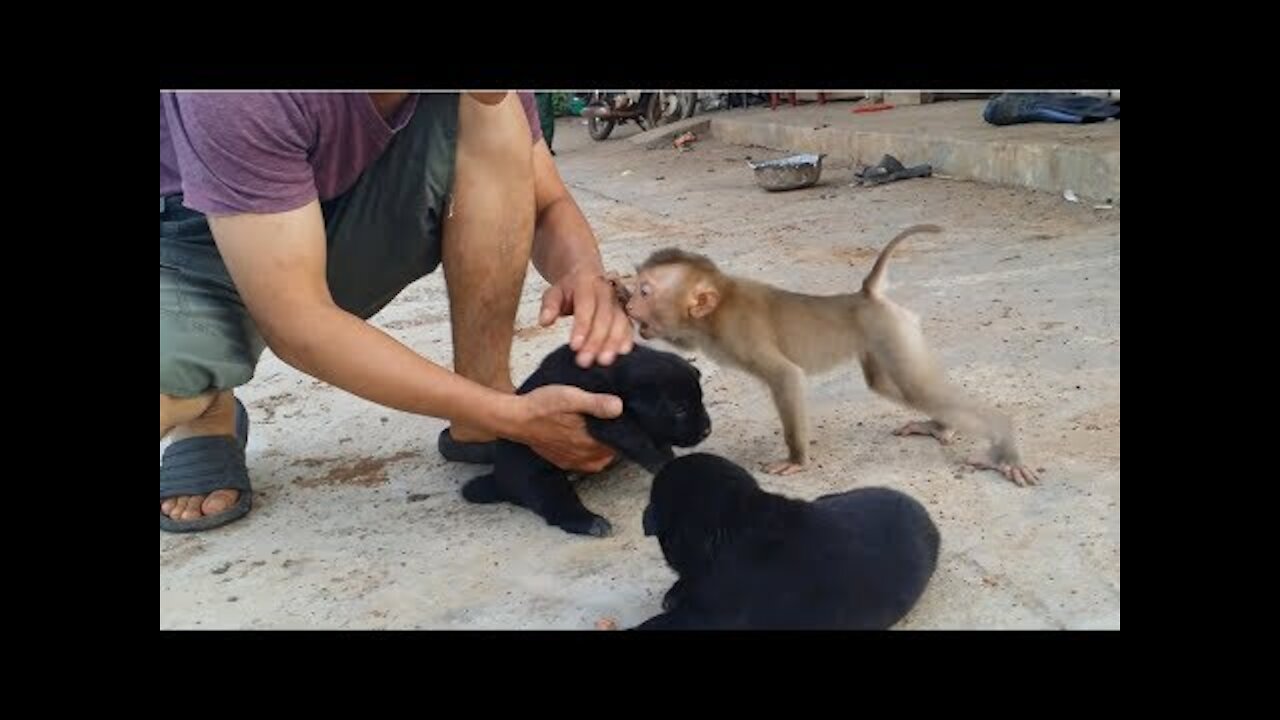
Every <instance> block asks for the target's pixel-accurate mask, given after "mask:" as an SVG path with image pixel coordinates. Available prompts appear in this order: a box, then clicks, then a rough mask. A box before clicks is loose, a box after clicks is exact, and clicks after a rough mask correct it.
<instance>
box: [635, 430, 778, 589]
mask: <svg viewBox="0 0 1280 720" xmlns="http://www.w3.org/2000/svg"><path fill="white" fill-rule="evenodd" d="M763 497H766V493H765V492H764V491H763V490H761V489H760V486H759V485H758V484H757V483H756V480H755V478H753V477H752V476H751V473H749V472H747V471H746V470H744V469H743V468H742V467H740V466H738V465H736V464H734V463H732V462H730V461H728V460H726V459H724V458H722V457H720V456H718V455H710V454H708V453H692V454H690V455H685V456H683V457H678V458H676V459H675V460H672V461H671V462H669V463H667V464H666V466H664V467H663V468H662V470H661V471H660V472H659V473H658V474H657V475H656V476H655V477H654V478H653V488H652V489H651V490H650V491H649V505H648V506H647V507H646V508H645V509H644V534H645V535H647V536H655V535H656V536H657V538H658V542H659V544H661V545H662V553H663V555H664V556H665V557H666V559H667V562H668V563H669V564H670V565H671V567H672V569H674V570H675V571H676V572H678V573H680V574H681V575H686V574H689V573H691V572H694V573H696V572H698V571H699V570H700V569H702V568H705V567H707V566H708V565H709V564H710V563H711V562H712V560H714V558H715V553H716V550H717V549H718V547H719V546H720V545H721V544H722V543H723V542H724V541H726V540H728V539H730V538H731V537H733V536H734V535H735V534H736V533H737V532H739V531H740V530H742V529H744V528H745V527H747V526H749V525H750V524H751V523H752V517H753V515H754V514H756V509H757V507H758V506H759V504H760V502H761V500H760V499H761V498H763Z"/></svg>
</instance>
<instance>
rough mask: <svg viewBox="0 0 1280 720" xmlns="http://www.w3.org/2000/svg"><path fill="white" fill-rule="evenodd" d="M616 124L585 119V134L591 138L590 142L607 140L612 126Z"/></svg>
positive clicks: (598, 119) (595, 119) (610, 121)
mask: <svg viewBox="0 0 1280 720" xmlns="http://www.w3.org/2000/svg"><path fill="white" fill-rule="evenodd" d="M617 124H618V123H617V121H616V120H601V119H600V118H587V134H588V135H590V136H591V139H592V140H607V139H608V138H609V133H611V132H613V126H614V125H617Z"/></svg>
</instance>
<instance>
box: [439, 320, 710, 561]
mask: <svg viewBox="0 0 1280 720" xmlns="http://www.w3.org/2000/svg"><path fill="white" fill-rule="evenodd" d="M574 356H575V353H574V352H573V350H572V349H570V348H569V346H568V345H564V346H562V347H560V348H559V349H558V350H556V351H555V352H553V353H551V354H550V355H548V356H547V357H546V359H544V360H543V361H542V364H541V365H540V366H539V367H538V369H537V370H535V371H534V373H533V374H532V375H530V376H529V379H528V380H525V382H524V384H523V385H521V386H520V389H519V390H517V391H516V392H518V393H520V394H522V395H523V394H524V393H527V392H529V391H530V390H533V389H535V388H539V387H542V386H543V385H574V386H577V387H580V388H582V389H584V390H587V391H589V392H594V393H608V394H611V395H617V396H618V397H620V398H622V408H623V409H622V415H621V416H619V417H617V418H614V419H612V420H601V419H599V418H595V417H589V416H588V417H587V418H586V421H587V432H589V433H590V434H591V436H592V437H594V438H595V439H596V440H599V441H600V442H602V443H604V444H605V445H608V446H610V447H612V448H613V449H614V450H617V451H618V452H619V453H621V454H622V455H624V456H626V457H628V458H630V459H632V460H634V461H636V462H637V463H639V464H640V465H642V466H644V468H645V469H647V470H648V471H649V472H651V473H656V472H658V470H659V469H661V468H662V466H663V465H665V464H666V463H667V462H669V461H670V460H671V459H672V458H673V457H675V454H674V453H672V452H671V447H672V446H673V445H674V446H677V447H692V446H694V445H697V444H698V443H700V442H702V441H703V440H704V439H706V437H707V436H708V435H710V434H711V418H710V417H708V416H707V410H706V408H705V407H704V406H703V404H702V385H701V384H700V382H699V379H700V378H701V377H702V374H701V373H700V372H698V369H697V368H695V367H694V366H693V365H691V364H689V363H688V362H687V361H685V359H684V358H682V357H680V356H679V355H673V354H671V353H667V352H661V351H658V350H654V349H652V348H648V347H644V346H642V345H636V346H635V347H634V348H633V349H632V351H631V352H630V353H627V354H626V355H619V356H618V359H617V360H615V361H614V363H613V365H610V366H607V367H606V366H600V365H596V366H593V367H590V368H586V369H583V368H580V367H578V365H577V363H575V362H574ZM462 496H463V497H464V498H466V499H467V500H469V501H471V502H473V503H493V502H504V501H505V502H510V503H513V504H515V505H519V506H521V507H525V508H528V509H530V510H532V511H534V512H535V513H537V514H538V515H541V516H542V518H543V519H545V520H546V521H547V524H548V525H555V526H557V527H559V528H562V529H564V530H566V531H568V532H571V533H574V534H577V535H595V536H596V537H604V536H605V535H608V534H609V532H610V530H612V526H611V525H610V524H609V521H608V520H605V519H604V518H602V517H600V516H599V515H596V514H595V513H593V512H591V511H590V510H588V509H587V508H586V507H584V506H583V504H582V500H581V499H579V498H578V494H577V493H576V492H574V490H573V486H572V484H571V483H570V482H569V475H568V473H567V472H565V471H564V470H561V469H560V468H557V467H556V466H555V465H552V464H551V463H550V462H548V461H546V460H545V459H543V458H542V457H541V456H540V455H538V454H537V453H535V452H533V451H532V450H530V449H529V448H528V447H527V446H525V445H521V444H519V443H514V442H509V441H506V440H500V441H499V442H498V447H497V452H496V457H495V460H494V468H493V472H492V473H490V474H488V475H483V476H481V477H478V478H474V479H472V480H470V481H469V482H467V484H466V485H464V486H463V487H462Z"/></svg>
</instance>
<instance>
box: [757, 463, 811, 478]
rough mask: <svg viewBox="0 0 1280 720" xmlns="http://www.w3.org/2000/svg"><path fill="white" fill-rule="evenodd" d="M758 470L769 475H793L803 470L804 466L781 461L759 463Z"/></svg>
mask: <svg viewBox="0 0 1280 720" xmlns="http://www.w3.org/2000/svg"><path fill="white" fill-rule="evenodd" d="M760 468H761V469H762V470H764V471H765V472H767V473H769V474H770V475H795V474H796V473H798V472H801V471H802V470H804V464H803V463H794V462H791V461H790V460H781V461H778V462H774V463H761V465H760Z"/></svg>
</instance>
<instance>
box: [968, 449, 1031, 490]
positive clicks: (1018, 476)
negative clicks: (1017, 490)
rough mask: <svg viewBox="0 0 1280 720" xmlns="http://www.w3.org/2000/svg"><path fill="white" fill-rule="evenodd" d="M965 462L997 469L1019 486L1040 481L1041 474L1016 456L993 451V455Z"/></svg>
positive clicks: (982, 468) (979, 466)
mask: <svg viewBox="0 0 1280 720" xmlns="http://www.w3.org/2000/svg"><path fill="white" fill-rule="evenodd" d="M965 462H966V463H967V464H969V465H972V466H973V467H975V468H978V469H979V470H995V471H996V472H998V473H1000V474H1001V475H1004V476H1005V478H1007V479H1009V480H1012V481H1013V482H1014V483H1016V484H1017V485H1018V487H1026V486H1028V485H1035V484H1036V483H1038V482H1040V476H1039V475H1037V474H1036V472H1035V471H1034V470H1032V469H1031V467H1030V466H1028V465H1025V464H1023V463H1022V461H1021V460H1019V459H1018V458H1017V457H1016V456H1014V457H1009V456H1007V455H1004V454H1001V453H994V452H993V453H992V456H991V457H988V458H984V457H973V458H969V459H968V460H966V461H965Z"/></svg>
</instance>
